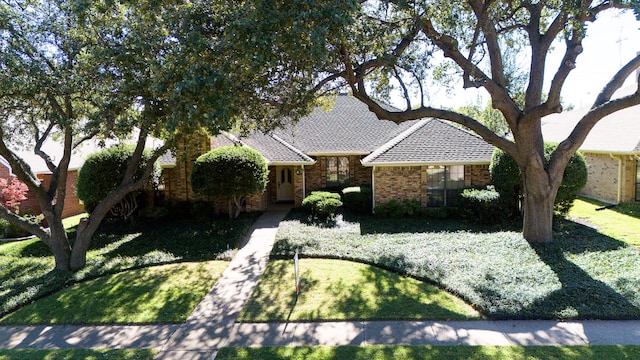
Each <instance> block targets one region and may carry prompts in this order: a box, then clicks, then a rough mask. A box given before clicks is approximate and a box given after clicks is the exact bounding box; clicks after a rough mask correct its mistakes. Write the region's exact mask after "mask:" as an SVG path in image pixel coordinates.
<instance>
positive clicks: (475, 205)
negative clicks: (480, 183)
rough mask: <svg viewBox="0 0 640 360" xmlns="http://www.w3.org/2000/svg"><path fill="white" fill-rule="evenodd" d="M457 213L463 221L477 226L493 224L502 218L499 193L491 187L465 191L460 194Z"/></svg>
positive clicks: (502, 208)
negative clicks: (458, 212)
mask: <svg viewBox="0 0 640 360" xmlns="http://www.w3.org/2000/svg"><path fill="white" fill-rule="evenodd" d="M459 201H460V202H459V203H458V205H459V211H460V216H462V218H463V219H465V220H467V221H470V222H473V223H477V224H485V225H488V224H493V223H495V222H497V221H500V219H503V218H504V212H505V209H504V207H503V206H502V201H501V198H500V193H498V192H497V191H496V190H495V188H493V187H492V186H489V187H487V188H486V189H465V190H463V191H462V194H460V200H459Z"/></svg>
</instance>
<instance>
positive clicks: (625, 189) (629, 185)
mask: <svg viewBox="0 0 640 360" xmlns="http://www.w3.org/2000/svg"><path fill="white" fill-rule="evenodd" d="M622 169H623V170H622V179H623V180H622V199H621V200H622V202H626V203H632V202H635V201H636V159H635V157H633V156H625V157H624V159H623V162H622Z"/></svg>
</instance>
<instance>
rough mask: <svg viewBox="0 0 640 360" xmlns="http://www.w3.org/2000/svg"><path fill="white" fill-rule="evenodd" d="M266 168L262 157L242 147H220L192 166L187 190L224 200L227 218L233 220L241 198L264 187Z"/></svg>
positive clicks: (237, 212)
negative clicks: (190, 189) (189, 188)
mask: <svg viewBox="0 0 640 360" xmlns="http://www.w3.org/2000/svg"><path fill="white" fill-rule="evenodd" d="M268 176H269V168H268V166H267V162H266V160H265V159H264V156H262V154H260V153H259V152H258V151H256V150H253V149H251V148H249V147H246V146H236V145H230V146H223V147H219V148H217V149H213V150H211V151H209V152H208V153H206V154H203V155H200V156H199V157H198V159H196V162H195V163H194V164H193V172H192V173H191V187H192V188H193V190H194V191H195V192H196V193H198V194H201V195H204V196H207V197H209V198H213V199H224V200H227V201H228V203H229V217H230V218H234V219H235V218H237V217H238V215H240V211H241V210H242V204H243V202H244V201H245V198H246V197H247V196H249V195H252V194H255V193H257V192H262V191H264V190H265V189H266V187H267V181H268Z"/></svg>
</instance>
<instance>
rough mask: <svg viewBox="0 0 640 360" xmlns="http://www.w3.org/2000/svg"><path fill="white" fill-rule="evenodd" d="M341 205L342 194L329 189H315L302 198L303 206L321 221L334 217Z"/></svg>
mask: <svg viewBox="0 0 640 360" xmlns="http://www.w3.org/2000/svg"><path fill="white" fill-rule="evenodd" d="M340 206H342V201H341V200H340V194H336V193H332V192H328V191H314V192H312V193H311V194H309V196H307V197H306V198H304V200H302V208H303V209H305V210H306V211H308V212H309V213H310V214H311V216H313V217H314V218H315V219H317V220H321V221H328V220H331V219H334V218H335V217H336V212H337V210H338V208H339V207H340Z"/></svg>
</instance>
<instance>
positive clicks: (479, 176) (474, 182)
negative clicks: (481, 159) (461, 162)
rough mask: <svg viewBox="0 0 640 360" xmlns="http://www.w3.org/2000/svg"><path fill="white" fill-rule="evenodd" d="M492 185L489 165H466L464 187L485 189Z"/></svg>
mask: <svg viewBox="0 0 640 360" xmlns="http://www.w3.org/2000/svg"><path fill="white" fill-rule="evenodd" d="M489 184H491V175H490V174H489V165H488V164H487V165H466V166H465V167H464V185H465V186H466V187H483V186H487V185H489Z"/></svg>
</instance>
